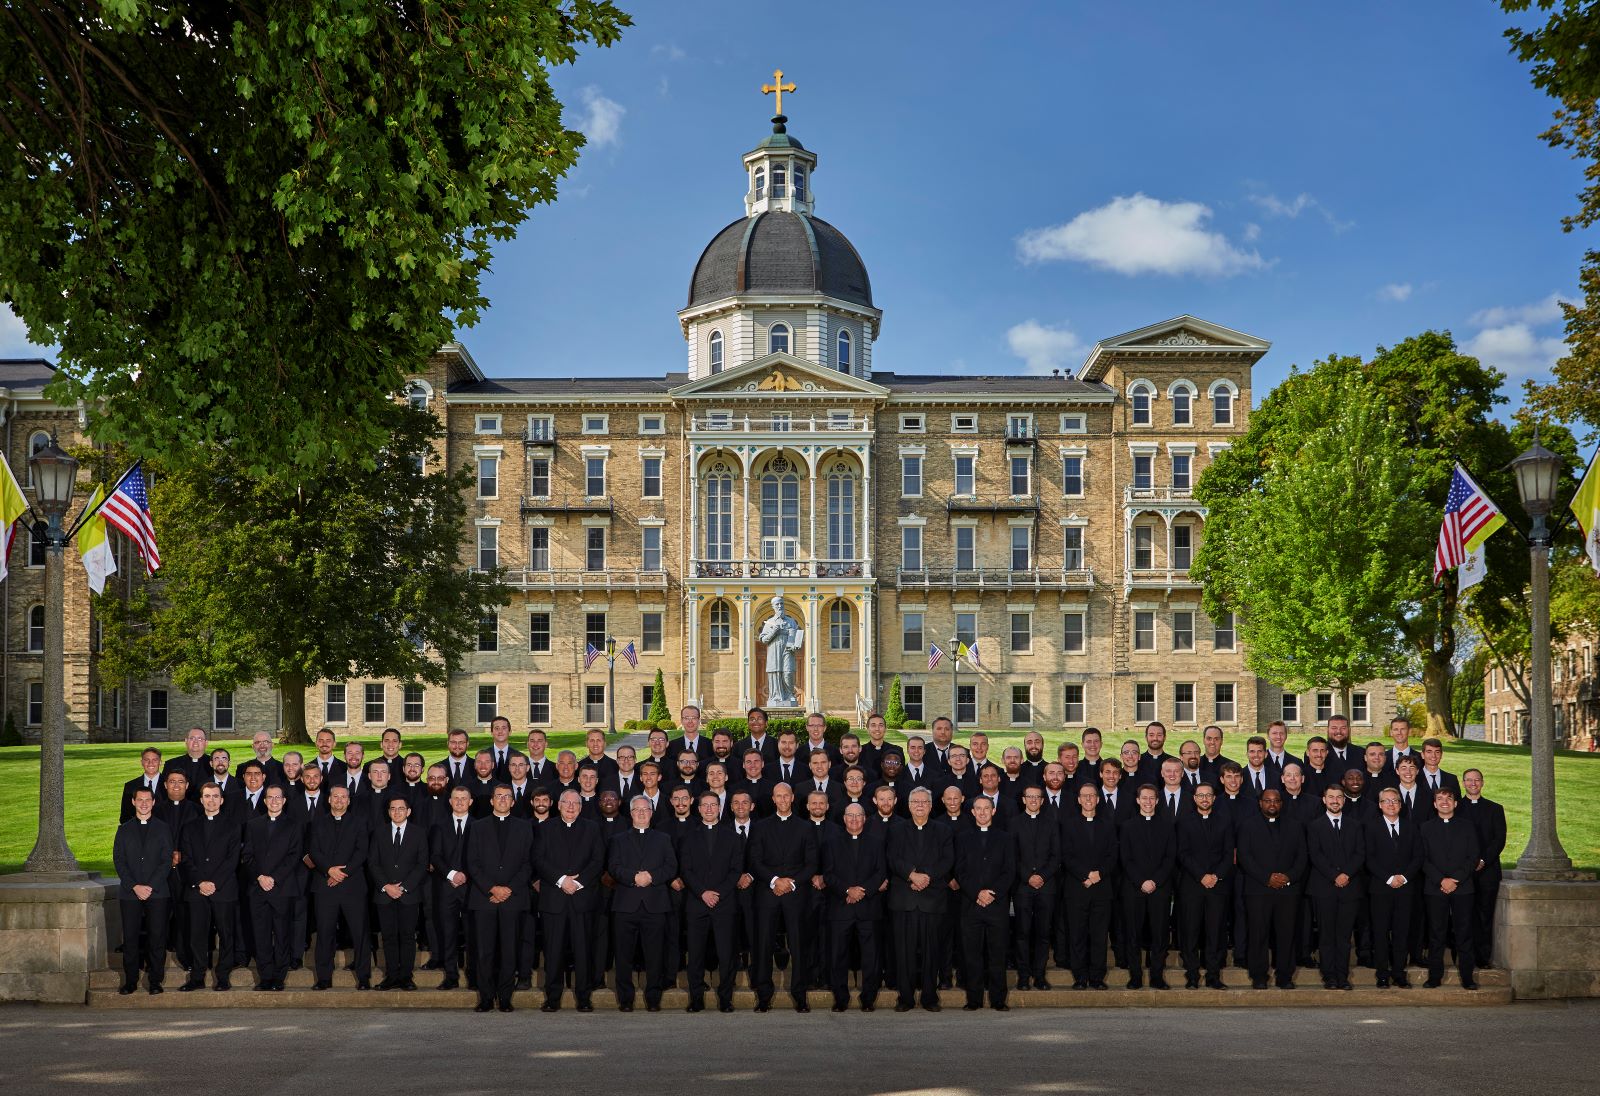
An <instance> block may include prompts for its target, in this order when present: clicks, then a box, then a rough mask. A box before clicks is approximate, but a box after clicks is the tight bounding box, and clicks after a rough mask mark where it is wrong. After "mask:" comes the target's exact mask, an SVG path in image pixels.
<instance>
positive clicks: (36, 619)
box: [28, 605, 44, 651]
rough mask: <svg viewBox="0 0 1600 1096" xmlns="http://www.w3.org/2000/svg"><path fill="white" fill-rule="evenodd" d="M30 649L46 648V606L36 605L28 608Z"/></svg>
mask: <svg viewBox="0 0 1600 1096" xmlns="http://www.w3.org/2000/svg"><path fill="white" fill-rule="evenodd" d="M28 650H30V651H43V650H44V606H43V605H35V606H34V607H33V608H31V609H29V610H28Z"/></svg>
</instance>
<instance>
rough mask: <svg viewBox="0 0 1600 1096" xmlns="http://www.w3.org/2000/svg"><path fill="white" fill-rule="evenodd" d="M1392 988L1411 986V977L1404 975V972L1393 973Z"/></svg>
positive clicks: (1408, 987) (1407, 987)
mask: <svg viewBox="0 0 1600 1096" xmlns="http://www.w3.org/2000/svg"><path fill="white" fill-rule="evenodd" d="M1394 988H1395V989H1410V988H1411V979H1410V978H1408V977H1406V976H1405V975H1404V974H1397V975H1395V976H1394Z"/></svg>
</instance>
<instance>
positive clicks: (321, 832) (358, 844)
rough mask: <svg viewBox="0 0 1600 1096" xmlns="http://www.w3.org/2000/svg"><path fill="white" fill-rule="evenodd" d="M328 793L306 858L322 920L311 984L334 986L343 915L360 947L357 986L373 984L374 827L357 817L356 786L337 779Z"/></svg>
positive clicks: (312, 823) (318, 917)
mask: <svg viewBox="0 0 1600 1096" xmlns="http://www.w3.org/2000/svg"><path fill="white" fill-rule="evenodd" d="M314 768H315V766H313V769H314ZM327 798H328V809H327V810H326V811H322V812H319V813H317V814H315V815H313V816H311V819H310V821H309V823H308V824H307V829H308V832H307V834H306V860H307V861H308V862H309V864H310V868H311V883H310V889H311V894H312V896H313V897H314V898H315V903H314V906H315V910H316V920H317V947H316V951H315V952H313V953H312V964H313V966H314V968H315V971H316V982H315V984H313V985H312V987H311V988H312V989H314V990H325V989H331V988H332V987H333V956H334V950H335V947H336V945H337V943H338V939H339V921H340V919H341V918H342V919H343V920H344V925H345V931H346V932H348V933H349V934H350V940H351V943H352V944H353V945H354V947H355V956H354V961H353V963H352V967H353V968H354V970H355V975H356V988H357V989H371V988H372V982H371V979H372V950H371V943H370V941H371V934H370V933H369V932H368V929H367V871H366V867H367V850H368V842H369V838H370V834H371V830H370V828H369V827H368V825H367V823H366V820H365V819H362V818H357V817H356V815H355V813H354V812H352V811H351V810H350V790H349V789H348V788H346V787H345V786H344V785H343V784H335V785H334V786H333V788H332V790H330V791H329V792H328V797H327Z"/></svg>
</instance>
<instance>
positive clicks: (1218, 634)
mask: <svg viewBox="0 0 1600 1096" xmlns="http://www.w3.org/2000/svg"><path fill="white" fill-rule="evenodd" d="M1237 642H1238V637H1237V635H1236V633H1235V632H1234V629H1233V614H1232V613H1223V614H1222V615H1221V616H1219V617H1217V620H1216V624H1215V625H1214V630H1213V631H1212V633H1211V646H1212V647H1214V648H1215V649H1217V650H1219V651H1231V650H1233V648H1234V645H1235V644H1236V643H1237Z"/></svg>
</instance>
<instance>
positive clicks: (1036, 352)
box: [1006, 320, 1087, 373]
mask: <svg viewBox="0 0 1600 1096" xmlns="http://www.w3.org/2000/svg"><path fill="white" fill-rule="evenodd" d="M1006 342H1007V344H1009V345H1010V347H1011V352H1012V353H1013V354H1015V355H1016V356H1017V357H1019V358H1021V359H1022V360H1023V361H1024V362H1026V363H1027V365H1028V372H1030V373H1048V372H1050V370H1052V369H1057V368H1060V367H1061V366H1064V365H1066V364H1067V363H1068V362H1069V361H1073V360H1074V359H1076V358H1081V357H1082V356H1083V355H1084V353H1085V351H1086V349H1087V348H1086V347H1085V346H1084V344H1083V341H1082V340H1081V339H1079V338H1078V336H1077V335H1075V334H1073V332H1072V330H1071V328H1068V327H1066V326H1060V327H1056V326H1051V325H1049V324H1042V323H1040V322H1039V321H1038V320H1024V321H1023V322H1021V323H1019V324H1017V325H1016V326H1014V327H1012V328H1011V330H1009V331H1007V332H1006Z"/></svg>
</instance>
